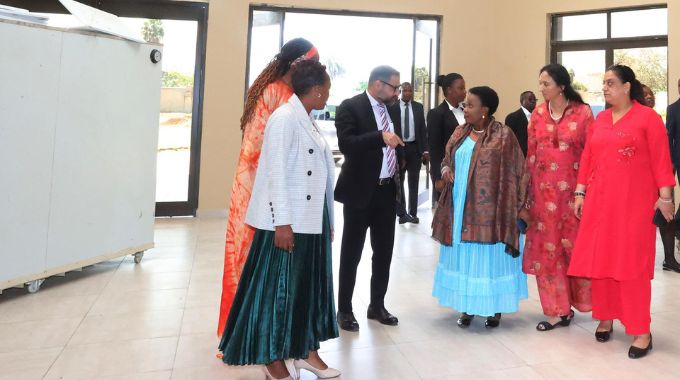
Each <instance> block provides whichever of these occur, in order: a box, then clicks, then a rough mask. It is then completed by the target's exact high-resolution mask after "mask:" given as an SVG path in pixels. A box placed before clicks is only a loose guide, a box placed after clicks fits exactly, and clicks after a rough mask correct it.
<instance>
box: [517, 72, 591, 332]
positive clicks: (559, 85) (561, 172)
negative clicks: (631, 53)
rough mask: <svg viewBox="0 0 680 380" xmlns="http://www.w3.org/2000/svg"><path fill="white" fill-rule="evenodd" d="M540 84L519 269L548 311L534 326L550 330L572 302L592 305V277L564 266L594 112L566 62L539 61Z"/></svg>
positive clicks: (564, 322) (583, 307)
mask: <svg viewBox="0 0 680 380" xmlns="http://www.w3.org/2000/svg"><path fill="white" fill-rule="evenodd" d="M539 87H540V90H541V93H542V95H543V98H544V99H545V102H544V103H543V104H541V105H539V106H538V107H536V109H535V110H534V112H533V113H532V114H531V120H530V121H529V127H528V130H527V131H528V137H529V138H528V146H527V148H528V149H527V164H526V165H527V173H528V174H529V176H530V185H529V191H528V196H527V205H526V208H527V211H528V213H529V220H530V223H529V226H528V228H527V232H526V244H525V248H524V261H523V270H524V272H525V273H527V274H533V275H534V276H536V283H537V285H538V294H539V297H540V299H541V306H542V307H543V314H545V316H546V317H548V320H547V321H542V322H540V323H539V324H538V325H537V326H536V329H537V330H538V331H548V330H552V329H554V328H555V327H558V326H568V325H569V324H570V323H571V320H572V318H573V317H574V311H573V310H572V309H571V307H572V306H573V307H575V308H576V309H577V310H579V311H590V309H591V306H590V281H589V280H588V279H585V278H578V277H568V276H567V269H568V268H569V260H570V257H571V252H572V248H573V247H574V242H575V241H576V232H577V231H578V219H576V217H575V216H574V211H573V206H574V198H573V196H572V194H573V192H574V190H575V188H576V177H577V175H578V165H579V161H580V159H581V152H583V148H584V146H585V143H586V134H587V131H588V130H589V129H590V126H591V124H592V123H593V114H592V112H591V110H590V107H589V106H588V105H587V104H584V103H583V100H582V99H581V96H580V95H579V94H578V93H577V92H576V91H575V90H574V89H573V88H572V87H571V77H570V76H569V72H567V69H565V68H564V66H562V65H560V64H556V63H553V64H550V65H547V66H545V67H543V68H542V69H541V71H540V74H539Z"/></svg>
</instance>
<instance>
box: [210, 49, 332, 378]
mask: <svg viewBox="0 0 680 380" xmlns="http://www.w3.org/2000/svg"><path fill="white" fill-rule="evenodd" d="M292 70H293V73H292V84H293V90H294V91H295V95H293V96H292V97H291V98H290V100H289V101H288V103H286V104H284V105H283V106H281V107H279V108H278V109H277V110H276V111H275V112H274V113H273V114H272V116H271V117H270V118H269V121H268V122H267V127H266V128H265V134H264V143H263V146H262V155H261V157H260V164H259V167H258V168H257V174H256V176H255V184H254V186H253V195H252V198H251V199H250V203H249V205H248V211H247V213H246V219H245V220H246V223H247V224H249V225H251V226H253V227H254V228H255V229H256V232H255V238H254V240H253V244H252V246H251V248H250V253H249V254H248V259H247V261H246V264H245V267H244V269H243V274H242V275H241V280H240V282H239V285H238V290H237V291H236V297H235V298H234V303H233V306H232V308H231V311H230V313H229V318H228V320H227V325H226V328H225V330H224V334H223V335H222V341H221V342H220V347H219V348H220V351H222V352H223V361H224V362H225V363H227V364H230V365H248V364H264V365H265V367H264V371H265V373H266V374H267V377H268V378H269V379H297V378H298V377H299V371H300V369H301V368H303V369H306V370H309V371H311V372H313V373H314V374H315V375H316V376H317V377H319V378H332V377H337V376H339V375H340V372H339V371H338V370H335V369H333V368H328V366H327V365H326V364H325V363H324V362H323V360H321V358H320V357H319V355H318V354H317V350H318V349H319V344H320V342H322V341H325V340H328V339H331V338H336V337H337V336H338V330H337V324H336V320H335V304H334V298H333V276H332V267H331V266H332V264H331V241H332V236H333V178H334V167H335V165H334V162H333V157H332V154H331V151H330V148H329V146H328V144H327V143H326V141H325V140H324V138H323V136H322V135H321V133H320V131H319V128H318V126H317V125H316V124H315V123H314V120H313V119H312V117H311V116H310V113H311V111H312V110H314V109H323V108H324V107H325V105H326V101H327V100H328V92H329V89H330V86H331V83H330V78H329V76H328V74H327V73H326V67H325V66H323V65H322V64H320V63H318V62H315V61H311V60H309V61H301V62H297V63H295V64H294V65H293V68H292ZM286 359H295V360H294V362H293V363H290V362H288V364H293V366H294V368H291V369H290V370H289V369H288V367H287V365H286V364H287V363H286V362H285V360H286Z"/></svg>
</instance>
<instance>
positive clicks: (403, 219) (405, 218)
mask: <svg viewBox="0 0 680 380" xmlns="http://www.w3.org/2000/svg"><path fill="white" fill-rule="evenodd" d="M412 221H413V218H412V217H411V215H409V214H404V215H402V216H400V217H399V224H404V223H409V222H412Z"/></svg>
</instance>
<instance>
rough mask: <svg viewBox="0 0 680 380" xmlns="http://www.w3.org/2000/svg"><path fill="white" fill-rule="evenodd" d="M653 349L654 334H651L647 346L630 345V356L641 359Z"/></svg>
mask: <svg viewBox="0 0 680 380" xmlns="http://www.w3.org/2000/svg"><path fill="white" fill-rule="evenodd" d="M651 350H652V334H649V344H648V345H647V347H645V348H639V347H635V346H630V348H629V349H628V357H629V358H631V359H640V358H643V357H645V356H647V353H648V352H649V351H651Z"/></svg>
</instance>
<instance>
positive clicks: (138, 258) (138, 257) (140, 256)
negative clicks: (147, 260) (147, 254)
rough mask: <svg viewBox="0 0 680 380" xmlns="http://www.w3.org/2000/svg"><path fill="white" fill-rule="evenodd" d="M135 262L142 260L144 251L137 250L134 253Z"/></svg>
mask: <svg viewBox="0 0 680 380" xmlns="http://www.w3.org/2000/svg"><path fill="white" fill-rule="evenodd" d="M134 256H135V264H139V263H141V262H142V257H144V252H137V253H135V255H134Z"/></svg>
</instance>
